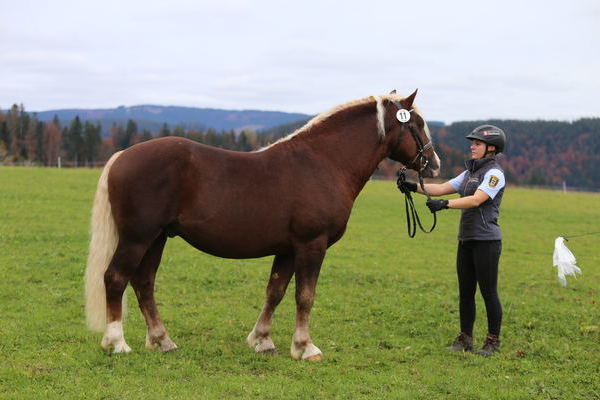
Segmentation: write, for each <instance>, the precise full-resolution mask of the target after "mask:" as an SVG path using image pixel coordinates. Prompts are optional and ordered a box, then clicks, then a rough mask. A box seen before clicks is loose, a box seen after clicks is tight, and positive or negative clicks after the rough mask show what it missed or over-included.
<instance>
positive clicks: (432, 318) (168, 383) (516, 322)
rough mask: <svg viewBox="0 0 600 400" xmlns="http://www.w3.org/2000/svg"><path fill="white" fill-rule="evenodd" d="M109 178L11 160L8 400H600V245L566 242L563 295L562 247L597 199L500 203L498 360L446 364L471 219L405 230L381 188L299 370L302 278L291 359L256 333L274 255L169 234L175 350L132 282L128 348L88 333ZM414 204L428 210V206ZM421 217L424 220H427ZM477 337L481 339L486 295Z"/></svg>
mask: <svg viewBox="0 0 600 400" xmlns="http://www.w3.org/2000/svg"><path fill="white" fill-rule="evenodd" d="M98 176H99V171H95V170H64V169H63V170H56V169H54V170H51V169H34V168H7V167H2V168H0V306H1V309H0V398H1V399H57V398H60V399H81V398H86V399H232V398H239V399H312V398H317V399H387V398H391V399H396V398H400V399H402V398H406V399H427V400H429V399H461V400H462V399H531V398H534V399H598V398H600V378H599V376H600V356H599V354H600V308H599V304H598V303H599V301H600V295H599V288H600V256H599V255H598V248H599V247H600V236H598V235H596V236H588V237H582V238H576V239H573V240H571V241H570V242H569V243H568V246H569V247H570V248H571V250H572V251H573V252H574V253H575V255H576V256H577V258H578V264H579V266H580V267H581V268H582V269H583V271H584V274H583V276H582V277H580V278H579V279H573V278H570V279H569V285H568V286H567V287H566V288H563V287H560V286H559V284H558V282H557V280H556V271H555V268H554V267H553V266H552V251H553V244H554V239H555V238H556V237H557V236H559V235H569V234H577V233H585V232H595V231H598V230H599V229H598V227H599V226H600V224H599V221H600V207H599V205H600V195H598V194H589V193H567V194H564V193H560V192H551V191H539V190H525V189H519V188H509V189H508V190H507V191H506V193H505V197H504V201H503V204H502V215H501V225H502V227H503V232H504V236H505V238H504V242H503V246H504V250H503V255H502V258H501V267H500V270H501V271H500V283H499V285H500V296H501V300H502V302H503V305H504V316H505V317H504V324H503V335H502V340H503V345H502V353H501V354H499V355H498V356H496V357H493V358H491V359H484V358H481V357H478V356H475V355H472V354H450V353H448V352H446V351H444V350H443V347H444V346H445V345H446V344H447V343H448V341H449V340H451V339H452V338H453V337H454V336H455V335H456V333H457V331H458V311H457V285H456V277H455V272H454V268H455V267H454V260H455V247H456V230H457V224H458V216H459V213H458V212H457V211H453V210H450V211H444V212H442V213H440V214H439V221H438V228H437V229H436V231H435V232H434V233H433V234H431V235H424V234H421V233H419V234H418V235H417V237H416V238H415V239H409V238H408V237H407V235H406V225H405V220H404V203H403V199H402V198H401V197H400V194H399V193H397V191H396V189H395V187H394V184H393V183H392V182H370V183H369V184H367V186H366V188H365V190H364V192H363V193H362V194H361V196H360V197H359V198H358V200H357V202H356V206H355V209H354V211H353V214H352V217H351V219H350V222H349V225H348V231H347V233H346V235H345V237H344V238H343V239H342V240H341V241H340V242H339V243H338V244H336V245H335V246H333V248H332V249H330V251H329V252H328V255H327V257H326V259H325V262H324V266H323V269H322V273H321V277H320V281H319V286H318V295H317V299H316V303H315V307H314V309H313V313H312V318H311V334H312V337H313V339H314V341H315V344H316V345H317V346H319V347H320V348H321V350H323V352H324V355H325V359H324V360H323V361H322V362H320V363H305V362H297V361H293V360H292V359H291V358H290V357H289V345H290V342H291V335H292V333H293V327H294V311H295V306H294V303H293V295H290V294H293V284H292V286H291V287H290V288H289V290H288V295H287V296H286V298H285V299H284V301H283V302H282V304H281V305H280V307H279V308H278V310H277V312H276V314H275V319H274V327H273V339H274V340H275V343H276V344H277V345H278V347H279V350H280V354H279V355H277V356H274V357H269V356H261V355H257V354H255V353H254V352H253V350H252V349H250V348H248V347H247V346H246V343H245V337H246V335H247V334H248V332H249V331H250V330H251V328H252V326H253V325H254V322H255V319H256V317H257V316H258V312H259V310H260V308H261V307H262V299H263V294H264V287H265V284H266V279H267V276H268V274H269V271H270V263H271V261H272V260H271V258H267V259H258V260H224V259H219V258H215V257H211V256H208V255H205V254H202V253H200V252H198V251H196V250H194V249H193V248H191V247H190V246H188V245H187V244H185V243H184V242H183V241H182V240H180V239H172V240H170V241H169V242H168V245H167V249H166V251H165V255H164V258H163V262H162V265H161V269H160V270H159V276H158V282H157V298H158V301H159V307H160V309H161V312H162V314H163V317H164V319H165V323H166V326H167V329H168V330H169V333H170V335H171V337H172V338H173V340H174V341H175V342H176V343H177V344H178V345H179V346H180V350H179V351H177V352H174V353H169V354H160V353H157V352H152V351H147V350H145V349H144V335H145V326H144V323H143V319H142V317H141V315H140V313H139V311H138V310H137V304H136V300H135V296H133V294H132V292H131V291H130V289H128V290H129V298H130V302H129V303H130V305H129V310H130V313H129V317H128V319H127V322H126V326H125V328H126V330H125V334H126V338H127V340H128V343H129V345H130V346H131V347H132V349H133V350H134V352H133V353H131V354H128V355H113V356H109V355H107V354H105V353H104V352H103V351H102V350H101V348H100V347H99V342H100V339H101V335H100V334H97V333H93V332H90V331H87V330H86V328H85V326H84V316H83V304H84V301H83V290H82V277H83V273H84V268H85V261H86V256H87V242H88V224H89V215H90V207H91V202H92V198H93V193H94V190H95V185H96V180H97V178H98ZM422 199H423V198H419V199H418V203H419V207H422V204H423V203H424V202H423V201H422ZM421 212H422V215H423V217H424V219H426V223H429V221H430V220H429V216H428V213H425V212H424V211H423V210H422V211H421ZM477 301H478V303H477V304H478V320H477V322H476V329H475V336H476V340H477V343H478V344H480V343H481V341H482V340H483V337H484V335H485V333H486V332H485V327H486V323H485V312H484V307H483V302H482V301H481V298H480V296H479V294H478V295H477Z"/></svg>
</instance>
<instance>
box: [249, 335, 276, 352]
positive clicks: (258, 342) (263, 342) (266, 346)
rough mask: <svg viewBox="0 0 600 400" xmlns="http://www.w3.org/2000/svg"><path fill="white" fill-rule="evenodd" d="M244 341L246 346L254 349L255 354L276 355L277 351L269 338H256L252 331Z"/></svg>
mask: <svg viewBox="0 0 600 400" xmlns="http://www.w3.org/2000/svg"><path fill="white" fill-rule="evenodd" d="M246 341H247V342H248V346H250V347H254V351H256V352H257V353H268V354H277V350H276V349H275V343H273V340H271V337H269V336H267V337H264V338H261V337H258V336H257V335H256V332H255V330H254V329H253V330H252V332H250V334H249V335H248V337H247V338H246Z"/></svg>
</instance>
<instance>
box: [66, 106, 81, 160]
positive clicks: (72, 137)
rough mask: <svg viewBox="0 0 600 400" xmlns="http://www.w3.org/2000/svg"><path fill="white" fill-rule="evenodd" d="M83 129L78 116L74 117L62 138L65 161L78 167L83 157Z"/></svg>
mask: <svg viewBox="0 0 600 400" xmlns="http://www.w3.org/2000/svg"><path fill="white" fill-rule="evenodd" d="M83 142H84V140H83V127H82V125H81V120H80V119H79V116H76V117H75V119H74V120H73V121H71V125H70V126H69V128H68V129H67V131H66V135H65V136H64V146H65V152H66V157H67V160H69V161H72V162H73V163H74V165H75V166H78V165H79V163H80V162H81V161H82V158H83V157H82V156H83Z"/></svg>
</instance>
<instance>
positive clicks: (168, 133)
mask: <svg viewBox="0 0 600 400" xmlns="http://www.w3.org/2000/svg"><path fill="white" fill-rule="evenodd" d="M158 136H160V137H166V136H171V129H169V124H167V123H166V122H165V123H164V124H163V126H162V128H161V130H160V132H159V134H158Z"/></svg>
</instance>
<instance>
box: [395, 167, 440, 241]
mask: <svg viewBox="0 0 600 400" xmlns="http://www.w3.org/2000/svg"><path fill="white" fill-rule="evenodd" d="M405 181H406V167H404V168H401V169H400V170H399V171H398V180H396V185H397V186H398V189H400V185H401V184H402V182H405ZM419 184H420V185H421V190H423V193H424V194H425V196H427V200H431V196H430V195H429V193H428V192H427V190H425V185H424V184H423V177H422V176H421V173H420V172H419ZM404 206H405V210H406V226H407V230H408V236H409V237H411V238H414V237H415V235H416V233H417V226H419V229H421V231H422V232H424V233H431V232H433V229H434V228H435V225H436V224H437V216H436V214H435V212H434V213H433V225H432V226H431V229H429V230H426V229H425V228H423V225H422V224H421V219H420V218H419V214H417V209H416V208H415V203H414V201H413V198H412V194H411V193H410V192H408V193H404Z"/></svg>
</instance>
